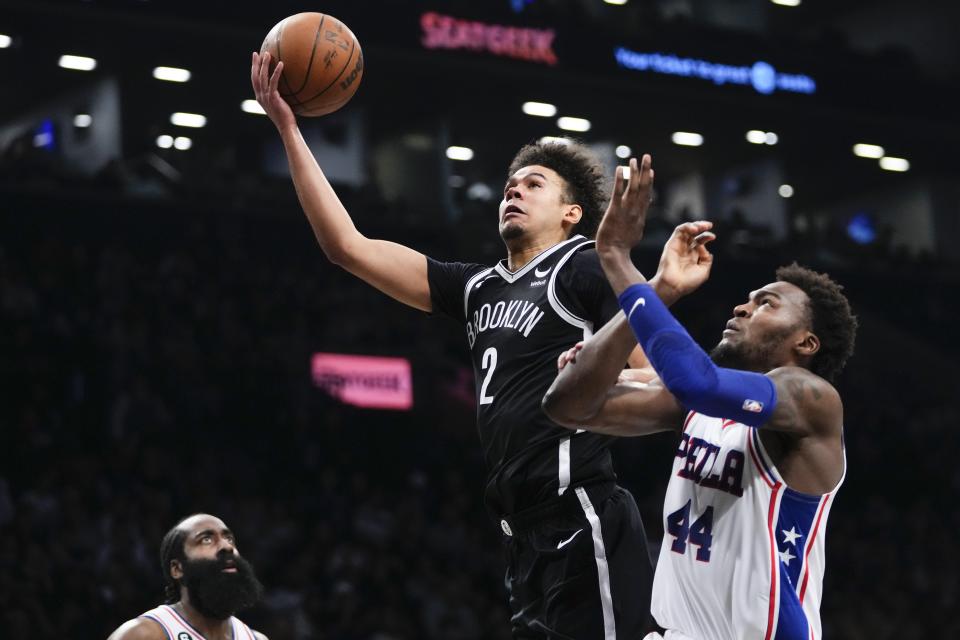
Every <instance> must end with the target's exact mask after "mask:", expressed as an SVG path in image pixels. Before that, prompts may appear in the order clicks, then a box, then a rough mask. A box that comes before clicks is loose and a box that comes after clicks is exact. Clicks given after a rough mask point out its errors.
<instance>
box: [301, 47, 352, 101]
mask: <svg viewBox="0 0 960 640" xmlns="http://www.w3.org/2000/svg"><path fill="white" fill-rule="evenodd" d="M356 50H357V38H356V36H354V37H353V38H351V39H350V55H349V56H347V63H346V64H345V65H343V69H341V70H340V73H338V74H337V77H336V78H334V79H333V80H332V81H331V82H330V84H328V85H327V86H326V87H324V88H323V89H322V90H321V91H320V92H319V93H317V94H315V95H312V96H310V97H309V98H307V99H306V100H304V101H303V102H302V103H301V104H307V103H308V102H313V101H314V100H316V99H317V98H319V97H320V96H322V95H323V94H324V93H326V92H327V91H328V90H329V89H330V88H331V87H333V86H334V85H336V84H337V82H339V81H340V76H342V75H343V73H344V72H345V71H346V70H347V69H349V68H350V65H351V63H352V62H353V54H354V52H356Z"/></svg>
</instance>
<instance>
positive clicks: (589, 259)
mask: <svg viewBox="0 0 960 640" xmlns="http://www.w3.org/2000/svg"><path fill="white" fill-rule="evenodd" d="M569 252H570V255H569V257H567V259H566V260H565V261H564V263H563V265H562V266H561V267H560V271H559V272H558V273H557V277H558V278H559V279H560V280H562V281H563V280H565V281H567V282H570V281H572V280H574V279H584V278H585V279H588V280H592V279H596V278H605V276H604V275H603V267H602V266H601V265H600V256H599V255H597V249H596V246H595V245H594V244H593V242H592V241H591V242H590V243H589V244H583V245H579V246H578V245H574V246H573V247H571V248H570V249H569Z"/></svg>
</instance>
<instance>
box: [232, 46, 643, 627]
mask: <svg viewBox="0 0 960 640" xmlns="http://www.w3.org/2000/svg"><path fill="white" fill-rule="evenodd" d="M268 69H269V58H268V54H264V56H263V57H261V56H259V55H258V54H253V63H252V66H251V82H252V84H253V88H254V91H255V93H256V97H257V100H258V101H259V103H260V104H261V105H262V106H263V108H264V110H265V111H266V113H267V115H268V116H269V117H270V119H271V120H272V121H273V123H274V125H276V127H277V129H278V130H279V133H280V136H281V139H282V140H283V144H284V146H285V148H286V152H287V160H288V162H289V165H290V172H291V175H292V177H293V182H294V186H295V187H296V191H297V195H298V197H299V199H300V203H301V205H302V206H303V210H304V212H305V213H306V216H307V219H308V220H309V222H310V225H311V227H312V228H313V232H314V235H315V236H316V238H317V241H318V242H319V244H320V246H321V248H322V249H323V251H324V253H325V254H326V256H327V257H328V258H329V259H330V260H331V261H332V262H334V263H335V264H337V265H339V266H341V267H343V268H344V269H346V270H347V271H349V272H350V273H352V274H354V275H356V276H357V277H359V278H361V279H362V280H364V281H365V282H367V283H369V284H371V285H372V286H374V287H376V288H377V289H379V290H380V291H382V292H384V293H386V294H387V295H389V296H391V297H393V298H395V299H396V300H399V301H400V302H403V303H405V304H407V305H410V306H412V307H415V308H417V309H420V310H422V311H426V312H428V313H441V314H443V315H446V316H449V317H451V318H453V319H454V320H456V321H457V322H460V323H462V324H463V326H464V328H465V331H466V336H467V343H468V345H469V347H470V350H471V354H472V357H473V364H474V373H475V375H476V383H477V390H476V397H477V405H478V406H477V422H478V429H479V432H480V441H481V445H482V447H483V453H484V458H485V461H486V465H487V469H488V477H487V484H486V490H485V502H486V505H487V507H488V509H489V510H490V511H491V513H492V514H493V516H494V517H495V519H496V520H497V521H498V522H499V524H500V527H501V529H502V531H503V537H504V542H505V547H506V550H507V563H508V567H507V576H506V586H507V589H508V590H509V594H510V606H511V610H512V618H511V623H512V628H513V634H514V637H515V638H553V639H557V640H559V639H567V638H569V639H575V640H592V639H594V638H596V639H601V638H602V639H604V640H611V639H614V638H628V639H633V638H640V637H642V636H643V632H644V631H645V629H646V626H647V624H648V620H649V611H648V609H649V602H650V586H651V574H652V571H651V567H650V561H649V555H648V552H647V541H646V536H645V534H644V530H643V524H642V522H641V520H640V514H639V512H638V510H637V506H636V503H635V502H634V499H633V497H632V496H631V495H630V494H629V493H628V492H627V491H625V490H624V489H622V488H620V487H618V486H617V485H616V483H615V475H614V472H613V468H612V464H611V458H610V451H609V443H610V440H609V439H608V438H607V437H605V436H598V435H595V434H590V433H584V432H577V433H571V432H570V431H569V430H567V429H564V428H562V427H560V426H558V425H557V424H556V423H554V422H552V421H551V420H549V419H548V418H547V417H546V415H545V414H544V413H543V411H542V409H541V407H540V403H541V399H542V398H543V395H544V393H545V392H546V390H547V388H548V387H549V386H550V383H551V382H552V381H553V378H554V376H555V373H556V358H557V354H558V353H560V352H562V351H565V350H566V349H568V348H570V347H571V346H572V345H574V344H575V343H576V342H578V341H580V340H582V339H583V338H584V337H585V336H587V335H589V334H590V333H591V332H592V331H593V330H594V328H599V327H601V326H603V324H604V323H606V322H607V320H609V319H610V318H611V317H612V316H613V315H614V314H615V313H617V311H618V306H617V301H616V299H615V298H614V296H613V293H612V291H611V289H610V287H609V285H608V284H607V282H606V279H605V278H604V276H603V272H602V270H601V268H600V263H599V260H598V258H597V255H596V251H595V250H594V249H593V242H592V241H590V240H588V238H589V237H590V236H591V235H592V234H593V232H594V231H595V229H596V226H597V224H598V222H599V220H600V216H601V214H602V213H603V210H604V204H605V201H606V198H607V192H606V189H605V187H604V182H605V180H604V175H603V171H602V169H601V168H600V166H599V164H598V163H597V161H596V159H595V158H593V157H592V155H590V154H589V152H587V151H586V149H584V148H583V147H581V146H578V145H570V146H564V145H559V144H534V145H528V146H526V147H524V148H522V149H521V150H520V152H519V153H518V154H517V156H516V157H515V158H514V160H513V162H512V163H511V166H510V168H509V171H508V177H507V181H506V185H505V187H504V191H503V200H502V201H501V202H500V208H499V228H500V235H501V237H502V238H503V241H504V244H505V245H506V248H507V258H506V259H505V260H502V261H500V262H499V263H498V264H496V265H494V266H492V267H487V266H484V265H479V264H467V263H459V262H457V263H446V262H439V261H436V260H433V259H431V258H428V257H426V256H424V255H423V254H421V253H419V252H417V251H415V250H413V249H410V248H407V247H404V246H401V245H398V244H395V243H392V242H387V241H384V240H375V239H371V238H367V237H366V236H364V235H363V234H361V233H360V232H359V231H358V230H357V229H356V227H355V226H354V224H353V221H352V220H351V218H350V215H349V214H348V213H347V211H346V210H345V209H344V207H343V205H342V204H341V202H340V200H339V198H338V197H337V194H336V193H335V192H334V190H333V188H332V187H331V186H330V184H329V182H327V179H326V178H325V177H324V174H323V172H322V171H321V169H320V167H319V166H318V165H317V163H316V160H315V159H314V157H313V155H312V154H311V153H310V150H309V148H308V147H307V145H306V143H305V142H304V140H303V137H302V136H301V134H300V131H299V129H298V127H297V122H296V118H295V117H294V114H293V112H292V111H291V109H290V107H289V106H288V105H287V103H286V102H284V101H283V99H282V98H281V97H280V95H279V94H278V92H277V83H278V81H279V77H280V73H281V71H282V63H281V64H278V65H277V68H276V70H275V71H274V73H273V74H272V75H269V72H268ZM632 166H634V167H636V161H635V160H634V161H632ZM643 206H644V207H646V206H647V203H644V204H643ZM632 359H633V358H632ZM636 360H637V362H635V363H632V364H637V365H639V364H643V363H644V362H645V359H644V358H643V355H642V352H641V353H638V354H637V357H636Z"/></svg>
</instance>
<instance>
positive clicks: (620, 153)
mask: <svg viewBox="0 0 960 640" xmlns="http://www.w3.org/2000/svg"><path fill="white" fill-rule="evenodd" d="M614 153H615V154H617V157H618V158H622V159H624V160H626V159H627V158H629V157H630V154H631V153H633V149H631V148H630V147H628V146H627V145H625V144H621V145H618V146H617V148H616V149H615V150H614Z"/></svg>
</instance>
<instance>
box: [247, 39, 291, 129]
mask: <svg viewBox="0 0 960 640" xmlns="http://www.w3.org/2000/svg"><path fill="white" fill-rule="evenodd" d="M282 73H283V62H278V63H277V66H276V67H275V68H274V70H273V73H270V52H269V51H266V52H264V54H263V55H260V54H259V53H257V52H254V53H253V61H252V62H251V64H250V84H252V85H253V93H254V95H255V96H256V98H257V102H259V103H260V106H261V107H263V110H264V111H266V112H267V117H269V118H270V120H271V121H272V122H273V124H275V125H276V127H277V129H279V130H281V131H283V129H284V128H286V127H295V126H296V124H297V117H296V116H295V115H294V113H293V109H291V108H290V105H289V104H287V101H286V100H284V99H283V98H282V97H280V91H279V90H278V89H277V87H278V86H279V84H280V74H282Z"/></svg>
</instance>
